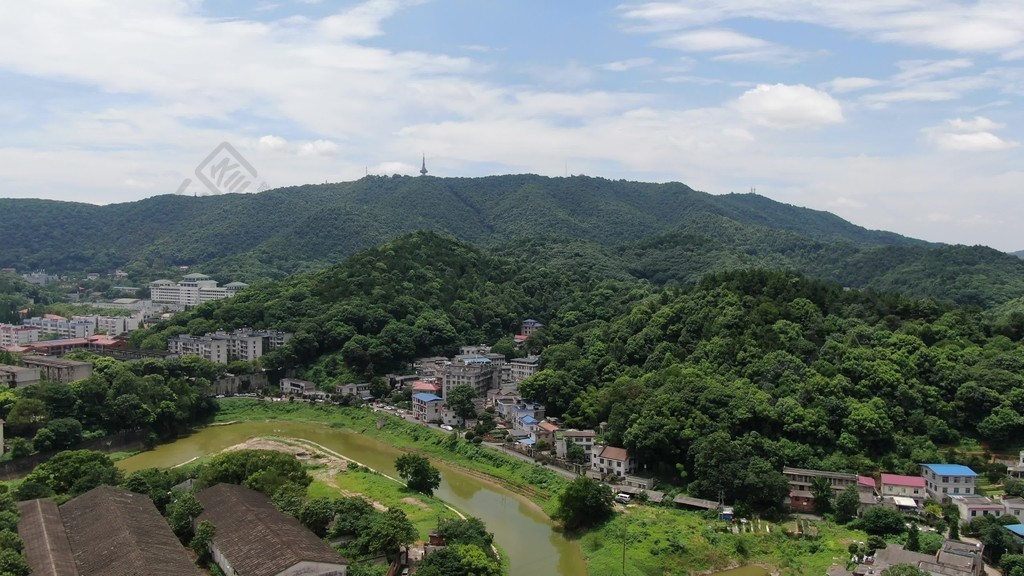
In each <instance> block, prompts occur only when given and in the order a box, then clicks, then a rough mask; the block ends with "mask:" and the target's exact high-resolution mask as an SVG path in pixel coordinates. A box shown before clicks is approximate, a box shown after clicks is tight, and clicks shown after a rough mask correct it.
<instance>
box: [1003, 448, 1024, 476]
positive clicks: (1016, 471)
mask: <svg viewBox="0 0 1024 576" xmlns="http://www.w3.org/2000/svg"><path fill="white" fill-rule="evenodd" d="M1006 475H1007V476H1009V477H1010V478H1016V479H1018V480H1024V450H1021V451H1020V457H1019V458H1018V460H1017V462H1016V463H1014V464H1011V465H1010V466H1007V467H1006Z"/></svg>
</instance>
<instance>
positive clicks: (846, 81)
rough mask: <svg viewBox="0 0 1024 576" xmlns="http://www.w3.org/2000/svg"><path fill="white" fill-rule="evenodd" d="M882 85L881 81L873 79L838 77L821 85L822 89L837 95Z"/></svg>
mask: <svg viewBox="0 0 1024 576" xmlns="http://www.w3.org/2000/svg"><path fill="white" fill-rule="evenodd" d="M881 83H882V81H881V80H875V79H874V78H862V77H857V76H854V77H840V78H833V79H832V80H829V81H828V82H826V83H824V84H823V85H822V87H823V88H825V89H826V90H829V91H830V92H835V93H837V94H844V93H846V92H856V91H858V90H867V89H868V88H874V87H875V86H878V85H880V84H881Z"/></svg>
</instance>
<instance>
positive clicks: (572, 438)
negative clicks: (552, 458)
mask: <svg viewBox="0 0 1024 576" xmlns="http://www.w3.org/2000/svg"><path fill="white" fill-rule="evenodd" d="M595 436H597V433H596V432H594V431H593V430H558V431H556V432H555V455H557V456H558V457H559V458H566V457H568V455H569V445H570V444H575V445H576V446H579V447H580V448H582V449H583V454H584V455H585V456H586V460H584V462H590V457H591V455H592V454H593V453H594V437H595Z"/></svg>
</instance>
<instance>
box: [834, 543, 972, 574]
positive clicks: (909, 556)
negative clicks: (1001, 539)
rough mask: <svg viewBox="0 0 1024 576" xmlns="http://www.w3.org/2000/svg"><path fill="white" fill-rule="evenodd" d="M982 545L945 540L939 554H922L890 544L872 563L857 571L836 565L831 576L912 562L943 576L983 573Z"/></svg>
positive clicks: (913, 564) (880, 570)
mask: <svg viewBox="0 0 1024 576" xmlns="http://www.w3.org/2000/svg"><path fill="white" fill-rule="evenodd" d="M984 549H985V547H984V546H983V545H981V544H971V543H968V542H960V541H958V540H944V541H943V543H942V547H941V548H940V549H939V550H938V551H937V552H936V553H935V554H922V553H920V552H911V551H910V550H906V549H904V548H903V547H902V546H900V545H899V544H890V545H888V546H886V547H885V548H882V549H880V550H878V551H877V552H876V553H875V556H874V558H873V559H872V562H871V563H870V564H861V565H860V566H858V567H857V569H856V570H855V571H853V572H850V571H848V570H846V568H845V567H843V566H838V565H833V567H832V568H830V569H829V570H828V576H853V575H854V574H856V575H857V576H881V574H882V573H883V572H884V571H885V570H886V569H887V568H889V567H890V566H894V565H896V564H909V565H911V566H914V567H916V568H919V569H921V570H923V571H925V572H927V573H929V574H934V575H939V576H982V574H984V573H985V564H984V561H983V560H982V552H983V551H984Z"/></svg>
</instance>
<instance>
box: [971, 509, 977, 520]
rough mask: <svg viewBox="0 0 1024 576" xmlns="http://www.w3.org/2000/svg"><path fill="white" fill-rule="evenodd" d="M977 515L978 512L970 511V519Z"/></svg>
mask: <svg viewBox="0 0 1024 576" xmlns="http://www.w3.org/2000/svg"><path fill="white" fill-rule="evenodd" d="M977 515H978V511H977V510H971V517H972V518H973V517H975V516H977Z"/></svg>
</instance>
